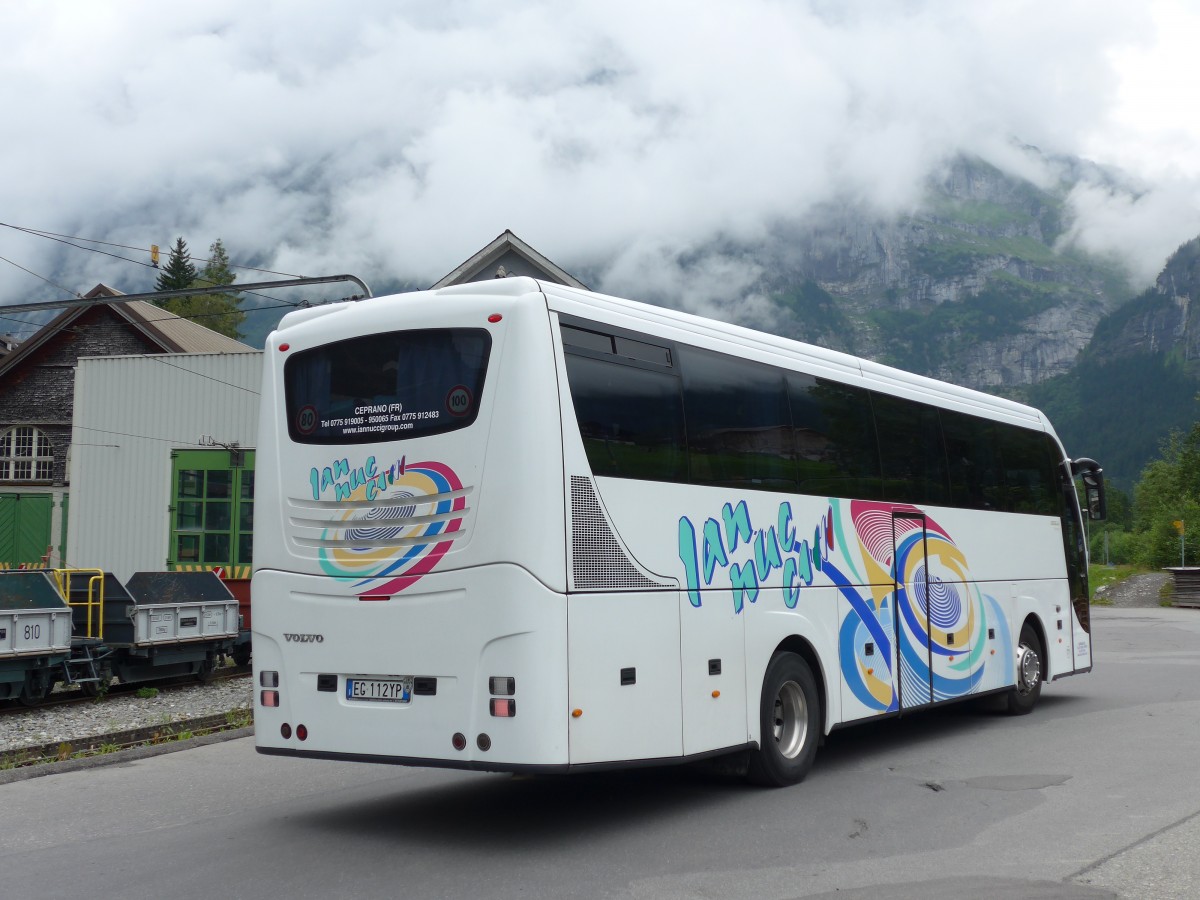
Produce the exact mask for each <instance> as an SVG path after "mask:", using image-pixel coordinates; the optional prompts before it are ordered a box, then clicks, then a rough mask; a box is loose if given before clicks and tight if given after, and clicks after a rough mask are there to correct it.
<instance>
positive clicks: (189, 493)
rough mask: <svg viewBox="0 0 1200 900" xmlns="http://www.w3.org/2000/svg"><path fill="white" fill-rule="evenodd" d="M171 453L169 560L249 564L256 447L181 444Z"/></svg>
mask: <svg viewBox="0 0 1200 900" xmlns="http://www.w3.org/2000/svg"><path fill="white" fill-rule="evenodd" d="M171 456H172V466H171V483H172V488H171V493H172V498H171V543H170V549H169V551H168V552H169V554H170V556H169V558H168V559H167V565H168V566H169V567H171V568H176V567H192V566H226V567H233V566H249V565H250V563H251V562H252V551H253V540H254V451H253V450H240V451H239V450H177V451H175V452H174V453H173V454H171Z"/></svg>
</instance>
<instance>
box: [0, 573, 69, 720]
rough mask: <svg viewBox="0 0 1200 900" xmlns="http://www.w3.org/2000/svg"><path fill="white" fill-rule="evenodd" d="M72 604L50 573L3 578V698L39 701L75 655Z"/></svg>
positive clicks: (0, 609)
mask: <svg viewBox="0 0 1200 900" xmlns="http://www.w3.org/2000/svg"><path fill="white" fill-rule="evenodd" d="M71 643H72V642H71V609H70V607H68V606H67V602H66V600H64V599H63V596H62V594H61V593H59V590H58V587H57V586H56V584H55V582H54V579H53V578H51V576H50V573H48V572H40V571H16V572H6V573H4V577H0V699H2V700H9V699H19V700H21V701H22V702H24V703H27V704H32V703H37V702H38V701H40V700H41V699H42V698H43V697H45V696H46V694H48V693H50V689H51V688H52V687H53V686H54V683H55V681H56V680H58V678H59V677H60V673H62V672H63V671H64V666H65V664H66V663H67V661H68V660H69V659H70V658H71Z"/></svg>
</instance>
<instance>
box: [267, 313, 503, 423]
mask: <svg viewBox="0 0 1200 900" xmlns="http://www.w3.org/2000/svg"><path fill="white" fill-rule="evenodd" d="M491 344H492V339H491V335H489V334H488V333H487V331H485V330H484V329H481V328H436V329H424V330H414V331H392V332H387V333H385V334H372V335H368V336H366V337H357V338H352V339H350V340H346V341H338V342H336V343H332V344H326V345H324V346H321V347H314V348H313V349H312V350H304V351H301V352H299V353H297V354H295V355H294V356H293V357H292V358H291V359H289V360H288V361H287V363H286V364H285V366H284V369H283V379H284V386H285V391H286V398H287V400H286V402H287V419H288V433H289V434H290V435H291V438H292V440H293V441H296V442H297V443H301V444H365V443H370V442H373V441H386V440H399V439H404V438H413V437H424V436H427V435H432V434H442V433H444V432H447V431H454V430H455V429H458V428H466V427H467V426H468V425H470V424H471V423H472V422H474V421H475V417H476V416H477V415H478V412H479V402H480V398H481V396H482V394H483V379H484V376H485V374H486V372H487V361H488V353H489V351H490V350H491Z"/></svg>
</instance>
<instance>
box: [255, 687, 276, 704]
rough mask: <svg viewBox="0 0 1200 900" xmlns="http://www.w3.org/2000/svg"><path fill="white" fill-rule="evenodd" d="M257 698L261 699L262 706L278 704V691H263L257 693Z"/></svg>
mask: <svg viewBox="0 0 1200 900" xmlns="http://www.w3.org/2000/svg"><path fill="white" fill-rule="evenodd" d="M259 699H260V700H261V701H262V705H263V706H278V705H279V691H263V692H262V693H261V694H260V695H259Z"/></svg>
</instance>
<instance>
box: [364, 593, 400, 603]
mask: <svg viewBox="0 0 1200 900" xmlns="http://www.w3.org/2000/svg"><path fill="white" fill-rule="evenodd" d="M358 599H359V600H371V601H375V602H379V601H381V600H391V599H392V595H391V594H363V595H361V596H360V597H359V598H358Z"/></svg>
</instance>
